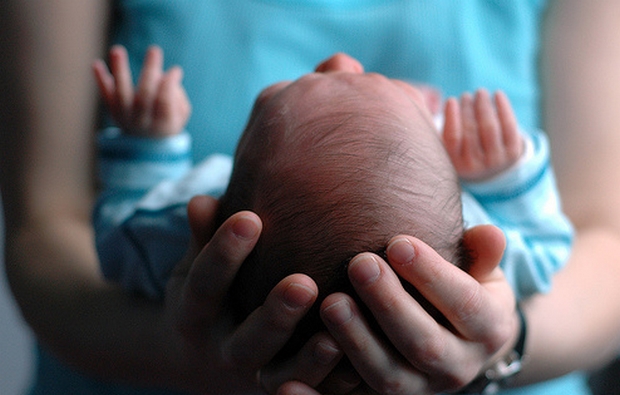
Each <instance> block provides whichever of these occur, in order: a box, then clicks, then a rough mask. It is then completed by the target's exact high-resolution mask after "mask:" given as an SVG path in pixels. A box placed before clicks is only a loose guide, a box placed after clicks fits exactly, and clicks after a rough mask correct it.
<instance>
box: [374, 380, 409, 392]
mask: <svg viewBox="0 0 620 395" xmlns="http://www.w3.org/2000/svg"><path fill="white" fill-rule="evenodd" d="M375 390H376V391H377V392H378V393H380V394H385V395H406V394H410V393H411V391H410V390H409V389H408V386H407V384H406V381H405V379H404V377H402V375H390V376H389V377H385V378H384V379H383V380H381V381H380V382H379V383H377V388H376V389H375Z"/></svg>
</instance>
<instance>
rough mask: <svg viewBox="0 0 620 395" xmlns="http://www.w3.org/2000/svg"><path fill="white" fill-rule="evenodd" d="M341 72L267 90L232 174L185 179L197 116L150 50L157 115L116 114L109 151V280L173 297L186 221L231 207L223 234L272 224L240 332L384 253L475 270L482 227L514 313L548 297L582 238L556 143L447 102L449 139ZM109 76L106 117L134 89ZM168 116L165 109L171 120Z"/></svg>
mask: <svg viewBox="0 0 620 395" xmlns="http://www.w3.org/2000/svg"><path fill="white" fill-rule="evenodd" d="M343 56H346V55H341V54H339V55H335V57H333V58H330V59H329V60H327V61H326V62H324V63H322V64H321V65H319V66H318V67H317V71H318V72H316V73H311V74H308V75H306V76H303V77H301V78H300V79H298V80H296V81H294V82H283V83H279V84H276V85H273V86H271V87H269V88H267V89H266V90H264V91H263V93H262V94H261V95H260V96H259V98H258V99H257V101H256V103H255V106H254V109H253V111H252V114H251V116H250V119H249V121H248V124H247V127H246V129H245V131H244V133H243V135H242V137H241V140H240V142H239V145H238V147H237V152H236V154H235V158H234V164H233V163H232V161H231V158H229V157H226V156H221V155H220V156H213V157H209V158H207V159H206V160H205V161H204V162H201V163H200V164H198V165H197V166H196V167H194V168H192V169H189V167H190V159H189V153H190V141H189V137H188V135H187V134H186V133H184V132H182V128H183V126H184V124H185V122H186V120H187V117H188V111H187V110H188V109H189V103H188V101H187V98H186V97H185V94H184V91H183V88H182V85H181V83H180V72H179V69H177V68H173V69H171V70H170V71H168V72H167V73H164V72H163V71H162V70H161V64H162V62H161V57H162V55H161V52H160V50H159V49H157V48H151V49H150V50H149V52H148V53H147V56H146V60H145V65H144V67H143V70H142V76H141V78H140V83H139V84H138V88H137V93H136V95H138V96H139V95H140V94H142V93H143V92H155V93H153V94H151V96H149V97H148V98H143V99H142V101H143V102H147V103H150V105H148V106H146V107H147V108H151V110H150V112H148V111H147V112H146V114H147V116H144V113H145V112H144V111H136V109H135V105H134V104H132V103H136V102H140V101H139V100H136V99H134V100H133V101H126V103H129V104H130V105H128V106H125V108H126V110H125V111H124V114H128V116H123V117H120V116H119V114H118V113H117V114H115V113H114V112H112V115H113V117H114V118H115V120H116V122H117V123H118V124H119V126H121V128H120V129H108V130H106V131H104V133H103V134H102V136H101V137H100V139H99V143H100V149H101V154H100V156H101V159H102V162H101V170H102V171H101V175H102V181H103V184H104V192H103V193H102V197H101V199H100V201H99V204H98V206H97V208H96V210H95V229H96V235H97V247H98V251H99V254H100V258H101V265H102V270H103V272H104V274H105V275H106V277H108V278H110V279H112V280H115V281H119V282H121V283H122V284H123V285H124V286H125V287H127V288H128V289H131V290H134V291H139V292H141V293H144V294H145V295H147V296H149V297H153V298H158V297H161V296H162V295H163V290H164V287H165V283H166V280H167V278H168V275H169V272H170V270H171V269H172V266H171V265H173V264H174V263H175V262H177V261H178V260H179V259H180V258H181V256H182V255H183V253H184V251H185V248H186V246H187V242H188V240H189V228H188V225H187V217H186V213H185V205H186V203H187V201H188V200H189V198H191V197H192V196H194V195H196V194H211V195H214V196H216V197H220V196H221V200H220V207H219V212H218V225H219V223H221V222H222V221H223V220H224V219H225V218H227V217H228V216H230V215H231V214H233V213H235V212H237V211H239V210H252V211H254V212H256V213H257V214H258V215H259V216H260V217H261V219H262V221H263V232H262V234H261V238H260V240H259V242H258V244H257V246H256V248H255V249H254V251H253V252H252V254H251V256H250V257H249V258H248V259H247V260H246V262H245V263H244V265H243V266H242V268H241V270H240V272H239V274H238V276H237V279H236V280H235V284H234V286H233V289H232V292H231V297H232V300H233V302H234V305H235V306H236V310H237V311H238V312H239V316H240V318H242V317H243V316H244V315H246V314H248V313H249V312H251V311H252V310H254V309H255V308H256V307H258V306H260V305H261V304H262V303H263V301H264V299H265V296H266V295H267V293H268V292H269V291H270V290H271V289H272V288H273V286H274V285H275V284H276V283H277V282H278V281H279V280H281V279H282V278H283V277H285V276H286V275H288V274H291V273H297V272H301V273H307V274H309V275H310V276H311V277H312V278H313V279H314V280H315V281H316V283H317V285H318V286H319V291H320V298H321V297H324V296H326V295H327V294H329V293H330V292H333V291H335V290H340V291H342V290H345V291H346V290H347V289H348V287H349V285H348V280H347V277H346V265H347V262H348V260H349V259H350V258H352V257H353V256H354V255H356V254H357V253H359V252H363V251H375V252H379V253H381V252H382V251H383V249H384V247H385V245H386V243H387V241H388V240H389V239H390V238H391V237H393V236H395V235H397V234H409V235H414V236H416V237H418V238H420V239H422V240H424V241H425V242H426V243H427V244H429V245H430V246H431V247H433V248H435V249H436V250H437V251H438V252H439V253H440V254H441V255H442V256H443V257H444V258H446V259H447V260H449V261H451V262H454V263H455V264H457V265H459V266H460V267H462V268H463V269H465V270H467V265H468V261H469V257H468V254H467V251H465V250H464V249H463V246H462V243H461V241H462V234H463V230H464V228H465V227H469V226H473V225H478V224H482V223H493V224H496V225H498V226H499V227H500V228H502V229H503V230H504V232H505V234H506V237H507V250H506V254H505V256H504V258H503V261H502V267H503V269H504V271H505V272H506V274H507V277H508V278H509V279H510V280H512V282H513V284H514V288H515V290H516V292H517V294H518V297H527V296H529V295H531V294H533V293H535V292H541V291H545V290H547V288H548V286H549V282H550V278H551V276H552V274H553V273H554V272H555V271H556V270H558V269H559V268H560V267H561V266H562V264H563V263H564V261H565V259H566V257H567V256H568V253H569V248H570V242H571V237H572V229H571V226H570V224H569V222H568V221H567V219H566V218H565V216H564V215H563V214H562V212H561V210H560V205H559V199H558V196H557V193H556V191H555V184H554V179H553V173H552V170H551V168H550V165H549V155H548V154H549V153H548V146H547V142H546V140H545V138H544V135H543V134H542V133H540V132H536V131H534V132H522V131H520V130H519V129H518V127H517V124H516V121H515V119H514V115H513V113H512V110H511V107H510V104H509V102H508V100H507V98H506V97H505V96H504V95H503V94H501V93H499V94H497V95H496V97H495V101H494V102H493V101H492V100H491V98H490V97H489V95H488V94H487V93H486V92H485V91H479V92H478V93H477V94H476V95H475V96H474V97H471V96H469V95H464V96H463V97H462V99H461V100H460V102H458V101H456V100H455V99H449V100H448V101H447V102H446V106H445V111H444V114H443V118H444V122H443V131H442V134H441V135H440V134H439V133H438V132H437V128H436V126H435V124H434V120H433V116H432V114H431V112H430V111H429V109H428V107H429V106H428V104H429V96H428V95H426V97H425V95H423V94H422V93H421V91H420V90H419V89H416V88H415V87H413V86H412V85H410V84H407V83H404V82H402V81H396V80H389V79H387V78H385V77H383V76H380V75H378V74H364V73H363V72H362V70H361V66H360V67H359V72H343V71H337V68H331V67H330V64H333V63H334V59H338V57H343ZM347 59H350V58H347ZM336 63H337V62H336ZM111 66H112V67H111V68H112V70H113V71H112V74H113V75H110V74H109V72H108V71H107V68H106V67H105V65H103V64H102V63H97V64H96V66H95V71H96V75H97V79H98V81H99V86H100V88H101V90H102V94H103V97H104V100H105V102H106V104H107V105H108V107H110V108H111V109H114V108H122V107H123V105H119V104H120V103H119V99H118V98H119V97H122V96H123V95H119V93H118V92H119V91H124V92H133V86H132V85H131V82H130V79H129V82H127V78H126V76H125V77H123V76H122V74H123V73H125V74H126V73H127V70H128V66H127V64H126V56H125V55H124V51H123V50H122V49H121V48H115V49H113V52H112V54H111ZM145 75H146V76H147V77H144V76H145ZM153 75H155V76H157V77H158V78H152V77H149V76H153ZM119 81H125V83H123V84H125V86H121V85H122V84H121V83H120V82H119ZM145 81H146V82H145ZM127 84H129V85H127ZM143 85H148V86H143ZM158 103H159V104H158ZM161 103H168V104H167V105H164V106H161V107H162V109H161V111H160V110H157V108H158V105H161ZM128 120H130V121H128ZM136 120H142V121H144V120H146V122H144V123H143V124H140V123H139V122H135V121H136ZM171 124H174V127H172V128H167V127H166V128H163V129H165V130H162V129H160V128H159V125H171ZM144 125H146V126H144ZM153 125H155V126H153ZM152 136H153V137H152ZM155 136H165V137H160V138H154V137H155ZM459 178H460V180H461V181H459ZM465 180H466V182H465ZM229 181H230V182H229ZM411 292H415V291H414V290H411ZM317 325H319V322H318V316H317V315H316V314H312V313H311V314H309V315H308V317H307V321H306V322H305V323H304V325H300V326H299V327H300V331H304V330H306V331H307V332H308V333H312V332H313V331H315V330H316V327H317ZM304 336H305V335H304V334H301V335H300V338H303V337H304Z"/></svg>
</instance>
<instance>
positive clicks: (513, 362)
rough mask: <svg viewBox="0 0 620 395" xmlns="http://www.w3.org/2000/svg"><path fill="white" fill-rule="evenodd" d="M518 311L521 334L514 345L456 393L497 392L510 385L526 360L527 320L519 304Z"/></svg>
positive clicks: (485, 393) (487, 394) (486, 394)
mask: <svg viewBox="0 0 620 395" xmlns="http://www.w3.org/2000/svg"><path fill="white" fill-rule="evenodd" d="M516 311H517V315H518V317H519V335H518V337H517V341H516V343H515V345H514V347H513V348H512V349H511V350H510V351H509V352H508V353H507V354H506V355H504V356H503V357H502V358H501V359H499V360H498V361H496V362H495V363H494V364H493V365H491V366H490V367H489V368H487V369H485V370H484V372H482V374H480V375H479V376H478V377H477V378H475V379H474V381H472V382H471V383H469V384H468V385H467V386H466V387H465V388H463V389H461V390H460V391H459V392H457V393H456V394H459V395H460V394H483V395H490V394H496V393H498V392H499V391H501V390H502V389H505V388H507V387H509V386H510V383H511V381H512V380H513V379H514V377H515V376H516V375H517V374H518V373H519V372H520V371H521V369H522V368H523V364H524V363H525V360H526V358H525V340H526V337H527V321H526V319H525V315H524V314H523V311H522V310H521V307H520V306H519V305H517V307H516Z"/></svg>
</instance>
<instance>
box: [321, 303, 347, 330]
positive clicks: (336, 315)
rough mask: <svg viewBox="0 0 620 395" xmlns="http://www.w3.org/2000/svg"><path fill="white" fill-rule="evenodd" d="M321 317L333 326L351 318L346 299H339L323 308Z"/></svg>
mask: <svg viewBox="0 0 620 395" xmlns="http://www.w3.org/2000/svg"><path fill="white" fill-rule="evenodd" d="M323 317H324V318H325V319H326V320H327V321H329V322H330V323H331V324H332V325H334V326H339V325H342V324H344V323H346V322H347V321H349V320H350V319H351V317H353V313H352V311H351V305H350V304H349V302H348V301H347V300H346V299H342V300H339V301H338V302H335V303H333V304H331V305H329V306H327V307H325V308H324V309H323Z"/></svg>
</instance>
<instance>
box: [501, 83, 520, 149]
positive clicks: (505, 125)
mask: <svg viewBox="0 0 620 395" xmlns="http://www.w3.org/2000/svg"><path fill="white" fill-rule="evenodd" d="M495 107H496V109H497V116H498V119H499V122H500V124H501V129H502V138H503V141H504V150H505V151H506V156H507V157H508V158H509V159H510V160H511V161H515V160H517V159H518V158H519V157H520V156H521V154H522V153H523V138H522V136H521V134H520V133H519V128H518V126H517V117H516V116H515V114H514V111H513V110H512V106H511V105H510V101H509V100H508V97H507V96H506V94H505V93H504V92H501V91H498V92H496V93H495Z"/></svg>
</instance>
